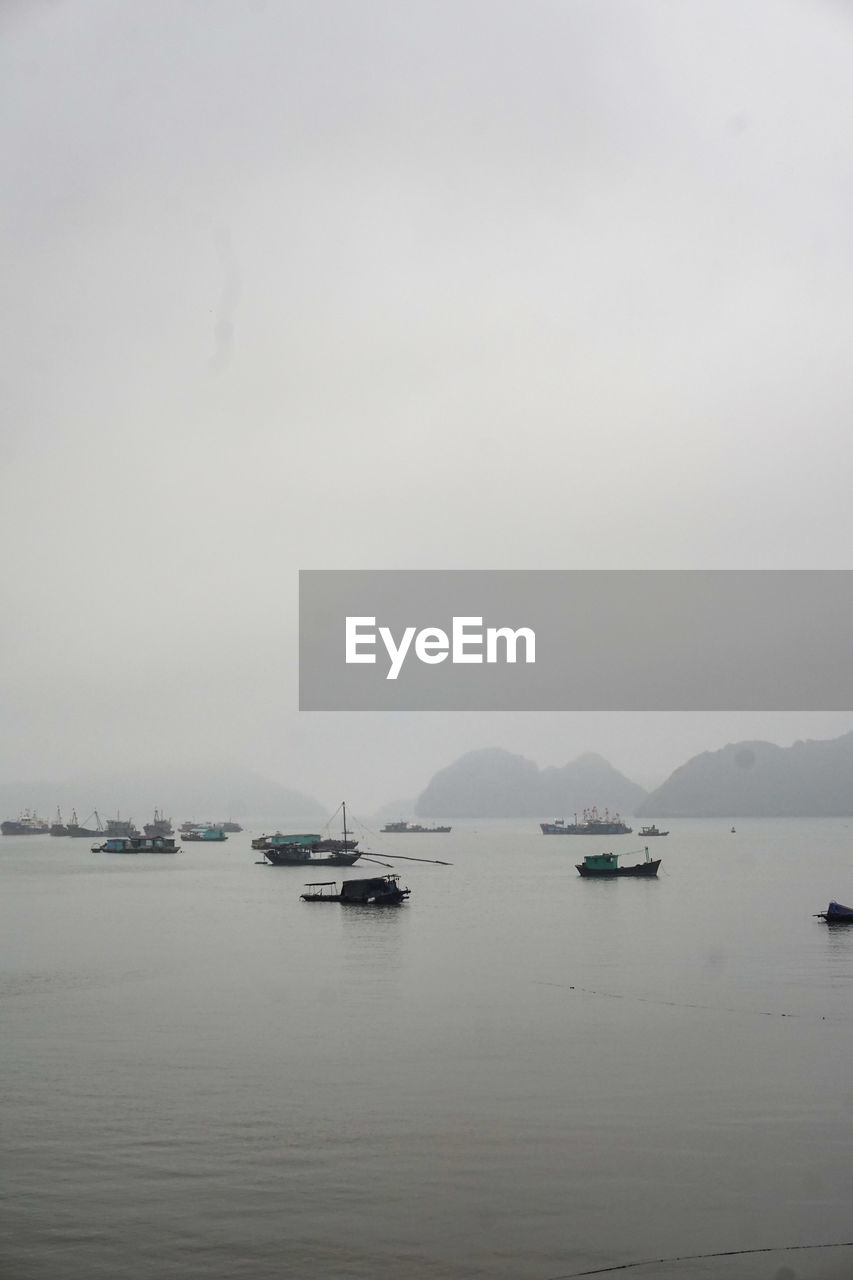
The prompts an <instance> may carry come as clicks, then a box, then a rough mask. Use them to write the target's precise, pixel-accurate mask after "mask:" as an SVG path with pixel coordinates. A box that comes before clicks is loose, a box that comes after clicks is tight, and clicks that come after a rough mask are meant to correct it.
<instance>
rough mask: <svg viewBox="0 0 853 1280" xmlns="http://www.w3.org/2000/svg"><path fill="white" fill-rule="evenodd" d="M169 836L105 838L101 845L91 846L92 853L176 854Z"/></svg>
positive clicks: (173, 843)
mask: <svg viewBox="0 0 853 1280" xmlns="http://www.w3.org/2000/svg"><path fill="white" fill-rule="evenodd" d="M177 852H178V848H177V845H176V844H175V840H174V837H171V836H140V835H135V836H107V838H106V840H105V841H104V843H103V844H93V845H92V853H177Z"/></svg>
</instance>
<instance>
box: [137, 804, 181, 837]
mask: <svg viewBox="0 0 853 1280" xmlns="http://www.w3.org/2000/svg"><path fill="white" fill-rule="evenodd" d="M142 830H143V831H144V832H145V834H146V835H147V836H171V835H174V833H175V828H174V827H173V826H172V819H171V818H164V817H163V815H162V813H160V812H159V811H158V810H157V809H155V810H154V821H153V822H146V823H145V826H144V827H143V828H142Z"/></svg>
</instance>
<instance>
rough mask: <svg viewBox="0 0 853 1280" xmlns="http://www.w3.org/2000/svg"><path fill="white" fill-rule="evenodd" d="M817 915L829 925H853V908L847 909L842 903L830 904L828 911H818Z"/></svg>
mask: <svg viewBox="0 0 853 1280" xmlns="http://www.w3.org/2000/svg"><path fill="white" fill-rule="evenodd" d="M815 915H816V916H817V917H818V918H819V919H820V920H825V921H826V923H827V924H853V907H845V906H844V904H843V903H841V902H830V904H829V906H828V907H827V908H826V911H816V912H815Z"/></svg>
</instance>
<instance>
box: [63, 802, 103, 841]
mask: <svg viewBox="0 0 853 1280" xmlns="http://www.w3.org/2000/svg"><path fill="white" fill-rule="evenodd" d="M92 818H94V819H95V823H96V826H94V827H87V826H86V823H83V824H82V825H81V823H79V822H78V821H77V810H76V809H72V810H71V821H70V822H69V823H68V827H67V831H68V834H69V835H70V836H75V837H76V838H77V839H79V838H80V837H81V836H89V837H91V836H102V835H104V834H105V832H104V826H103V823H102V822H101V819H100V817H99V815H98V810H97V809H94V810H93V811H92V813H90V814H89V817H88V818H87V819H86V822H90V821H91V820H92Z"/></svg>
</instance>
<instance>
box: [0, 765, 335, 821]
mask: <svg viewBox="0 0 853 1280" xmlns="http://www.w3.org/2000/svg"><path fill="white" fill-rule="evenodd" d="M57 805H58V806H59V807H60V808H61V810H62V816H63V818H64V819H65V820H66V821H67V820H68V819H69V818H70V816H71V809H72V808H76V810H77V817H78V818H79V820H80V821H81V822H82V823H84V824H85V822H86V819H87V817H88V816H89V815H90V814H91V813H92V812H93V810H95V809H97V810H98V812H99V814H100V816H101V818H102V819H106V818H111V817H115V816H116V813H117V812H119V811H120V812H121V816H122V817H123V818H133V819H134V821H135V822H136V823H137V825H138V826H141V825H142V824H143V823H144V822H150V821H151V818H152V816H153V813H154V809H155V807H156V808H158V809H159V810H160V811H161V812H163V813H165V814H166V815H167V816H169V817H171V818H173V819H174V820H175V821H176V822H180V821H184V820H187V819H196V820H198V821H203V820H205V819H209V820H212V821H225V820H226V819H228V818H240V819H242V818H249V819H253V820H255V821H258V822H269V823H276V822H280V821H285V820H287V819H296V818H298V819H301V820H302V821H303V822H304V821H311V822H325V821H326V818H327V816H328V813H327V810H326V809H325V807H324V806H323V805H321V804H318V803H317V801H316V800H313V799H312V798H311V797H310V796H306V795H303V794H302V792H300V791H293V790H291V789H290V788H288V787H283V786H281V785H280V784H279V783H277V782H272V781H270V779H268V778H264V777H262V776H261V775H260V774H256V773H253V772H251V771H249V770H245V769H239V768H211V769H204V768H201V769H189V768H181V769H177V768H175V769H169V770H163V771H153V770H151V771H144V770H138V769H137V770H133V771H128V772H127V773H125V772H124V771H122V772H119V771H116V770H114V771H110V772H106V771H105V772H104V773H100V774H86V775H83V776H80V777H78V778H76V779H71V780H69V781H65V782H46V781H34V782H5V783H0V811H2V817H3V818H7V817H11V818H15V817H17V816H18V813H19V812H20V811H21V809H25V808H30V809H35V810H36V811H37V812H38V813H39V814H40V815H41V816H42V817H46V818H50V819H52V818H53V817H54V815H55V813H56V808H57Z"/></svg>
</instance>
